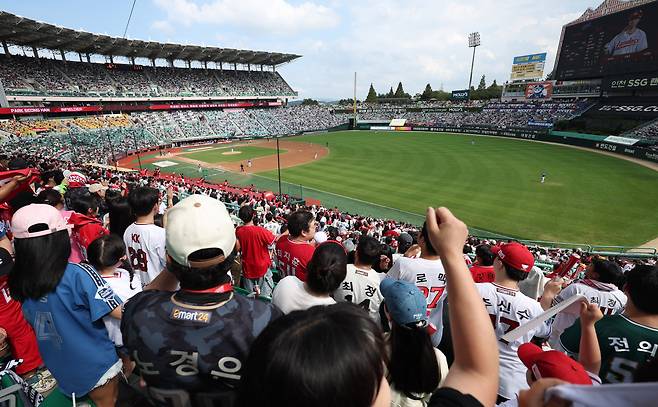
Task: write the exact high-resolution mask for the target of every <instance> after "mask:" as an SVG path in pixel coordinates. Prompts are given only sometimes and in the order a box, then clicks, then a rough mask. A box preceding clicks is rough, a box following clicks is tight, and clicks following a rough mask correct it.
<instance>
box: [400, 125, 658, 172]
mask: <svg viewBox="0 0 658 407" xmlns="http://www.w3.org/2000/svg"><path fill="white" fill-rule="evenodd" d="M411 130H412V131H431V132H439V133H468V134H481V135H485V136H500V137H512V138H522V139H528V140H537V141H547V142H551V143H559V144H568V145H574V146H579V147H587V148H592V149H596V150H604V151H610V152H613V153H616V154H622V155H627V156H631V157H635V158H639V159H641V160H648V161H653V162H656V163H658V153H657V152H655V151H653V150H649V149H647V148H641V147H634V146H628V145H622V144H616V143H612V142H605V140H592V139H586V138H576V137H559V136H555V135H551V133H550V132H549V131H548V130H547V129H536V130H534V129H494V128H483V127H456V126H432V127H420V126H419V127H412V128H411Z"/></svg>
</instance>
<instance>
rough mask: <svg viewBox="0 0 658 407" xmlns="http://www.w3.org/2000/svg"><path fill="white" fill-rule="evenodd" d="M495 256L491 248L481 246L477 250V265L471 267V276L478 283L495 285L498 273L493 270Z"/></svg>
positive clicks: (485, 245) (486, 245)
mask: <svg viewBox="0 0 658 407" xmlns="http://www.w3.org/2000/svg"><path fill="white" fill-rule="evenodd" d="M494 258H495V256H494V254H493V253H492V252H491V246H489V245H488V244H481V245H479V246H478V247H476V248H475V263H473V265H472V266H471V268H470V270H471V275H472V276H473V281H475V282H476V283H493V282H494V280H495V279H496V273H495V272H494V269H493V262H494Z"/></svg>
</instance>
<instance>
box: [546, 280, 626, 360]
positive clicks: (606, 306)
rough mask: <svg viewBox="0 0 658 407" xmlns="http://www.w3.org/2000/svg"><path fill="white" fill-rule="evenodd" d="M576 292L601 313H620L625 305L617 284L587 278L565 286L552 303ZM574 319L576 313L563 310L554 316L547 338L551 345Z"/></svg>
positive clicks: (555, 343) (557, 302) (622, 294)
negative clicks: (549, 335) (595, 306)
mask: <svg viewBox="0 0 658 407" xmlns="http://www.w3.org/2000/svg"><path fill="white" fill-rule="evenodd" d="M576 294H582V295H584V296H585V297H586V298H587V300H588V301H589V302H590V303H592V304H596V305H598V306H599V308H601V312H602V313H603V315H614V314H620V313H622V312H623V311H624V307H625V306H626V294H624V293H623V292H622V291H621V290H619V289H618V288H617V286H615V285H614V284H605V283H601V282H599V281H596V280H589V279H585V280H580V281H577V282H575V283H573V284H570V285H569V286H567V287H566V288H565V289H564V290H562V291H561V292H560V293H559V294H558V295H557V296H556V297H555V299H554V300H553V304H552V305H556V304H559V303H561V302H562V301H564V300H566V299H568V298H570V297H572V296H574V295H576ZM576 319H578V316H577V315H574V314H567V313H565V312H560V313H559V314H557V315H556V316H555V319H554V320H553V327H552V332H551V338H550V340H549V343H550V344H551V346H552V347H556V346H557V343H558V341H559V338H560V335H562V332H564V330H565V329H567V328H569V327H570V326H571V325H573V323H574V322H576Z"/></svg>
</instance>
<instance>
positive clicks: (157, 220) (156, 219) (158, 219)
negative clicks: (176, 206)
mask: <svg viewBox="0 0 658 407" xmlns="http://www.w3.org/2000/svg"><path fill="white" fill-rule="evenodd" d="M153 224H154V225H155V226H157V227H160V228H164V215H163V214H161V213H156V214H155V216H153Z"/></svg>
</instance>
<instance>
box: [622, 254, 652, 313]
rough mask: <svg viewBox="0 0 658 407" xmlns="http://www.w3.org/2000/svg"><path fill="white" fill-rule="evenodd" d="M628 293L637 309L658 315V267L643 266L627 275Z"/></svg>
mask: <svg viewBox="0 0 658 407" xmlns="http://www.w3.org/2000/svg"><path fill="white" fill-rule="evenodd" d="M626 291H627V293H628V297H629V299H630V300H631V301H632V302H633V305H635V307H636V308H637V309H639V310H640V311H642V312H646V313H647V314H652V315H656V314H658V297H657V296H656V292H658V266H649V265H646V264H641V265H637V266H635V267H634V268H633V269H632V270H630V271H629V272H628V273H626Z"/></svg>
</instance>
